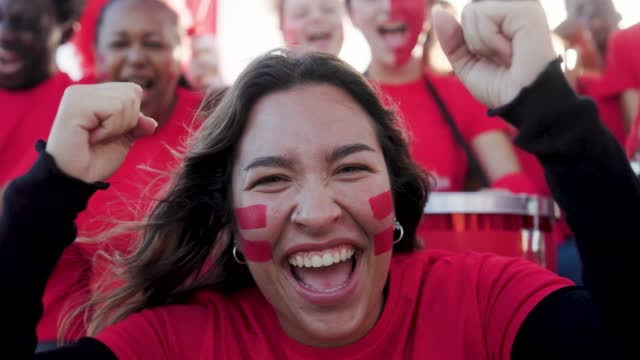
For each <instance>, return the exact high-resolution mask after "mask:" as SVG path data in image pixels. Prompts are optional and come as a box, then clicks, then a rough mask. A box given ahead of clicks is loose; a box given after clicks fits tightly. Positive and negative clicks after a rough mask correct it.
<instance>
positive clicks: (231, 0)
mask: <svg viewBox="0 0 640 360" xmlns="http://www.w3.org/2000/svg"><path fill="white" fill-rule="evenodd" d="M450 1H451V2H452V3H454V4H455V5H456V6H457V7H458V8H459V9H462V7H463V6H464V5H465V4H466V3H467V2H468V0H450ZM541 2H542V5H543V6H544V7H545V10H546V11H547V16H548V20H549V25H550V26H551V27H552V28H553V27H555V26H556V25H558V24H559V23H560V22H561V21H562V20H563V19H564V18H565V16H566V13H565V9H564V1H563V0H541ZM614 3H615V5H616V7H617V9H618V11H619V12H620V13H621V14H622V17H623V20H622V24H621V25H622V26H623V27H627V26H629V25H632V24H635V23H637V22H640V1H639V0H614ZM218 4H219V5H218V6H219V9H218V10H219V12H218V32H219V38H220V48H221V51H222V59H221V63H222V71H223V74H224V77H225V79H226V80H227V82H231V81H233V79H235V77H236V76H237V75H238V74H239V73H240V72H241V71H242V69H243V68H244V67H245V66H246V65H247V64H248V63H249V62H250V61H251V60H252V59H253V58H255V57H256V56H257V55H260V54H263V53H265V52H267V51H269V50H271V49H273V48H276V47H280V46H282V45H283V43H282V38H281V34H280V32H279V30H278V26H277V19H276V16H275V13H274V12H273V10H272V8H271V6H272V5H271V4H272V0H218ZM61 53H62V54H61V56H60V61H61V67H62V68H63V69H65V70H67V71H68V72H70V73H71V74H72V75H73V74H74V71H75V69H74V64H73V61H70V60H69V57H68V54H67V53H65V51H64V50H63V51H62V52H61ZM340 56H341V57H342V58H343V59H345V60H346V61H347V62H349V63H351V64H352V65H353V66H354V67H356V68H357V69H359V70H364V68H365V67H366V65H367V63H368V61H369V49H368V47H367V44H366V42H365V41H364V39H363V38H362V36H361V35H360V34H359V33H358V31H357V30H355V29H354V28H353V27H352V26H351V24H350V22H349V20H348V19H345V44H344V47H343V50H342V53H341V54H340Z"/></svg>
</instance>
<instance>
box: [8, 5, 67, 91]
mask: <svg viewBox="0 0 640 360" xmlns="http://www.w3.org/2000/svg"><path fill="white" fill-rule="evenodd" d="M71 29H72V27H71V26H70V25H69V26H64V25H63V24H60V23H59V21H58V19H57V17H56V11H55V8H54V6H53V2H52V1H51V0H29V1H25V0H0V88H4V89H9V90H16V89H26V88H29V87H32V86H35V85H37V84H38V83H40V82H41V81H43V80H46V79H47V78H48V77H49V76H51V75H52V74H53V73H54V72H55V70H56V65H55V55H56V49H57V48H58V46H59V45H61V44H62V43H63V42H64V40H66V37H68V36H70V34H71Z"/></svg>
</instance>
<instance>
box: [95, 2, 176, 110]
mask: <svg viewBox="0 0 640 360" xmlns="http://www.w3.org/2000/svg"><path fill="white" fill-rule="evenodd" d="M178 26H179V25H178V18H177V15H176V14H175V13H173V12H172V11H171V10H170V9H169V8H168V7H166V5H164V4H162V3H161V2H159V1H155V0H120V1H117V2H115V3H113V4H111V5H109V8H108V9H107V10H106V12H105V14H104V17H103V20H102V24H101V25H100V27H99V29H98V43H97V61H96V67H97V72H98V78H99V80H100V81H131V82H134V83H137V84H139V85H140V86H142V88H143V89H144V94H143V98H142V103H141V110H142V112H143V113H144V114H146V115H149V116H152V117H154V118H161V117H162V113H163V112H166V111H167V109H169V108H170V107H171V103H172V101H173V100H174V96H175V92H176V87H177V84H178V79H179V76H180V71H181V65H180V61H179V56H178V48H179V45H180V31H179V27H178Z"/></svg>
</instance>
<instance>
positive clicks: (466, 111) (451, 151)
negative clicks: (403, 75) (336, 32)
mask: <svg viewBox="0 0 640 360" xmlns="http://www.w3.org/2000/svg"><path fill="white" fill-rule="evenodd" d="M425 76H426V77H427V78H428V79H429V80H430V81H431V83H432V84H433V85H434V87H435V88H436V90H437V91H438V93H439V95H440V97H441V98H442V99H443V101H444V103H445V105H446V106H447V108H448V110H449V112H450V113H451V115H452V117H453V119H454V120H455V122H456V125H457V126H458V129H459V130H460V133H461V134H462V137H463V138H464V139H465V141H466V142H467V143H468V144H469V145H471V142H472V141H473V139H474V138H475V137H476V136H478V135H480V134H482V133H486V132H490V131H506V130H507V129H508V126H507V124H506V123H505V122H504V121H503V120H501V119H499V118H494V117H489V116H488V115H487V108H486V107H484V106H483V105H482V104H480V103H479V102H478V101H477V100H476V99H475V98H474V97H473V96H472V95H471V94H470V93H469V92H468V91H467V89H466V88H465V87H464V85H463V84H462V83H461V82H460V81H459V80H458V79H457V78H456V77H455V76H452V75H436V74H433V73H429V72H426V73H425ZM378 86H379V88H380V90H381V92H382V95H383V100H384V101H385V103H387V104H389V105H391V104H394V105H396V106H397V108H398V110H399V114H400V116H401V117H402V118H403V119H404V125H405V127H406V129H407V131H408V132H409V136H410V139H409V145H410V149H411V154H412V156H413V158H414V159H415V160H416V161H417V163H418V164H420V165H421V166H423V167H424V168H425V169H427V170H428V171H429V172H431V173H433V174H434V175H436V176H437V178H438V179H439V181H438V184H437V191H462V190H463V189H464V181H465V176H466V170H467V157H466V155H465V153H464V150H463V149H462V147H461V146H460V145H458V143H457V142H456V140H455V138H454V135H453V132H452V131H451V129H450V127H449V126H448V125H447V123H446V122H445V119H444V116H443V115H442V113H441V111H440V108H439V107H438V105H437V103H436V101H435V100H434V99H433V96H432V95H431V93H430V92H429V90H427V87H426V85H425V81H424V79H423V78H419V79H417V80H415V81H412V82H410V83H406V84H402V85H390V84H379V85H378Z"/></svg>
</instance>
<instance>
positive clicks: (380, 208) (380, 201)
mask: <svg viewBox="0 0 640 360" xmlns="http://www.w3.org/2000/svg"><path fill="white" fill-rule="evenodd" d="M369 206H370V207H371V211H372V212H373V216H374V217H375V218H376V219H378V220H382V219H384V218H386V217H387V216H389V214H391V212H393V199H392V198H391V191H385V192H383V193H382V194H379V195H376V196H374V197H372V198H371V199H369Z"/></svg>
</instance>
